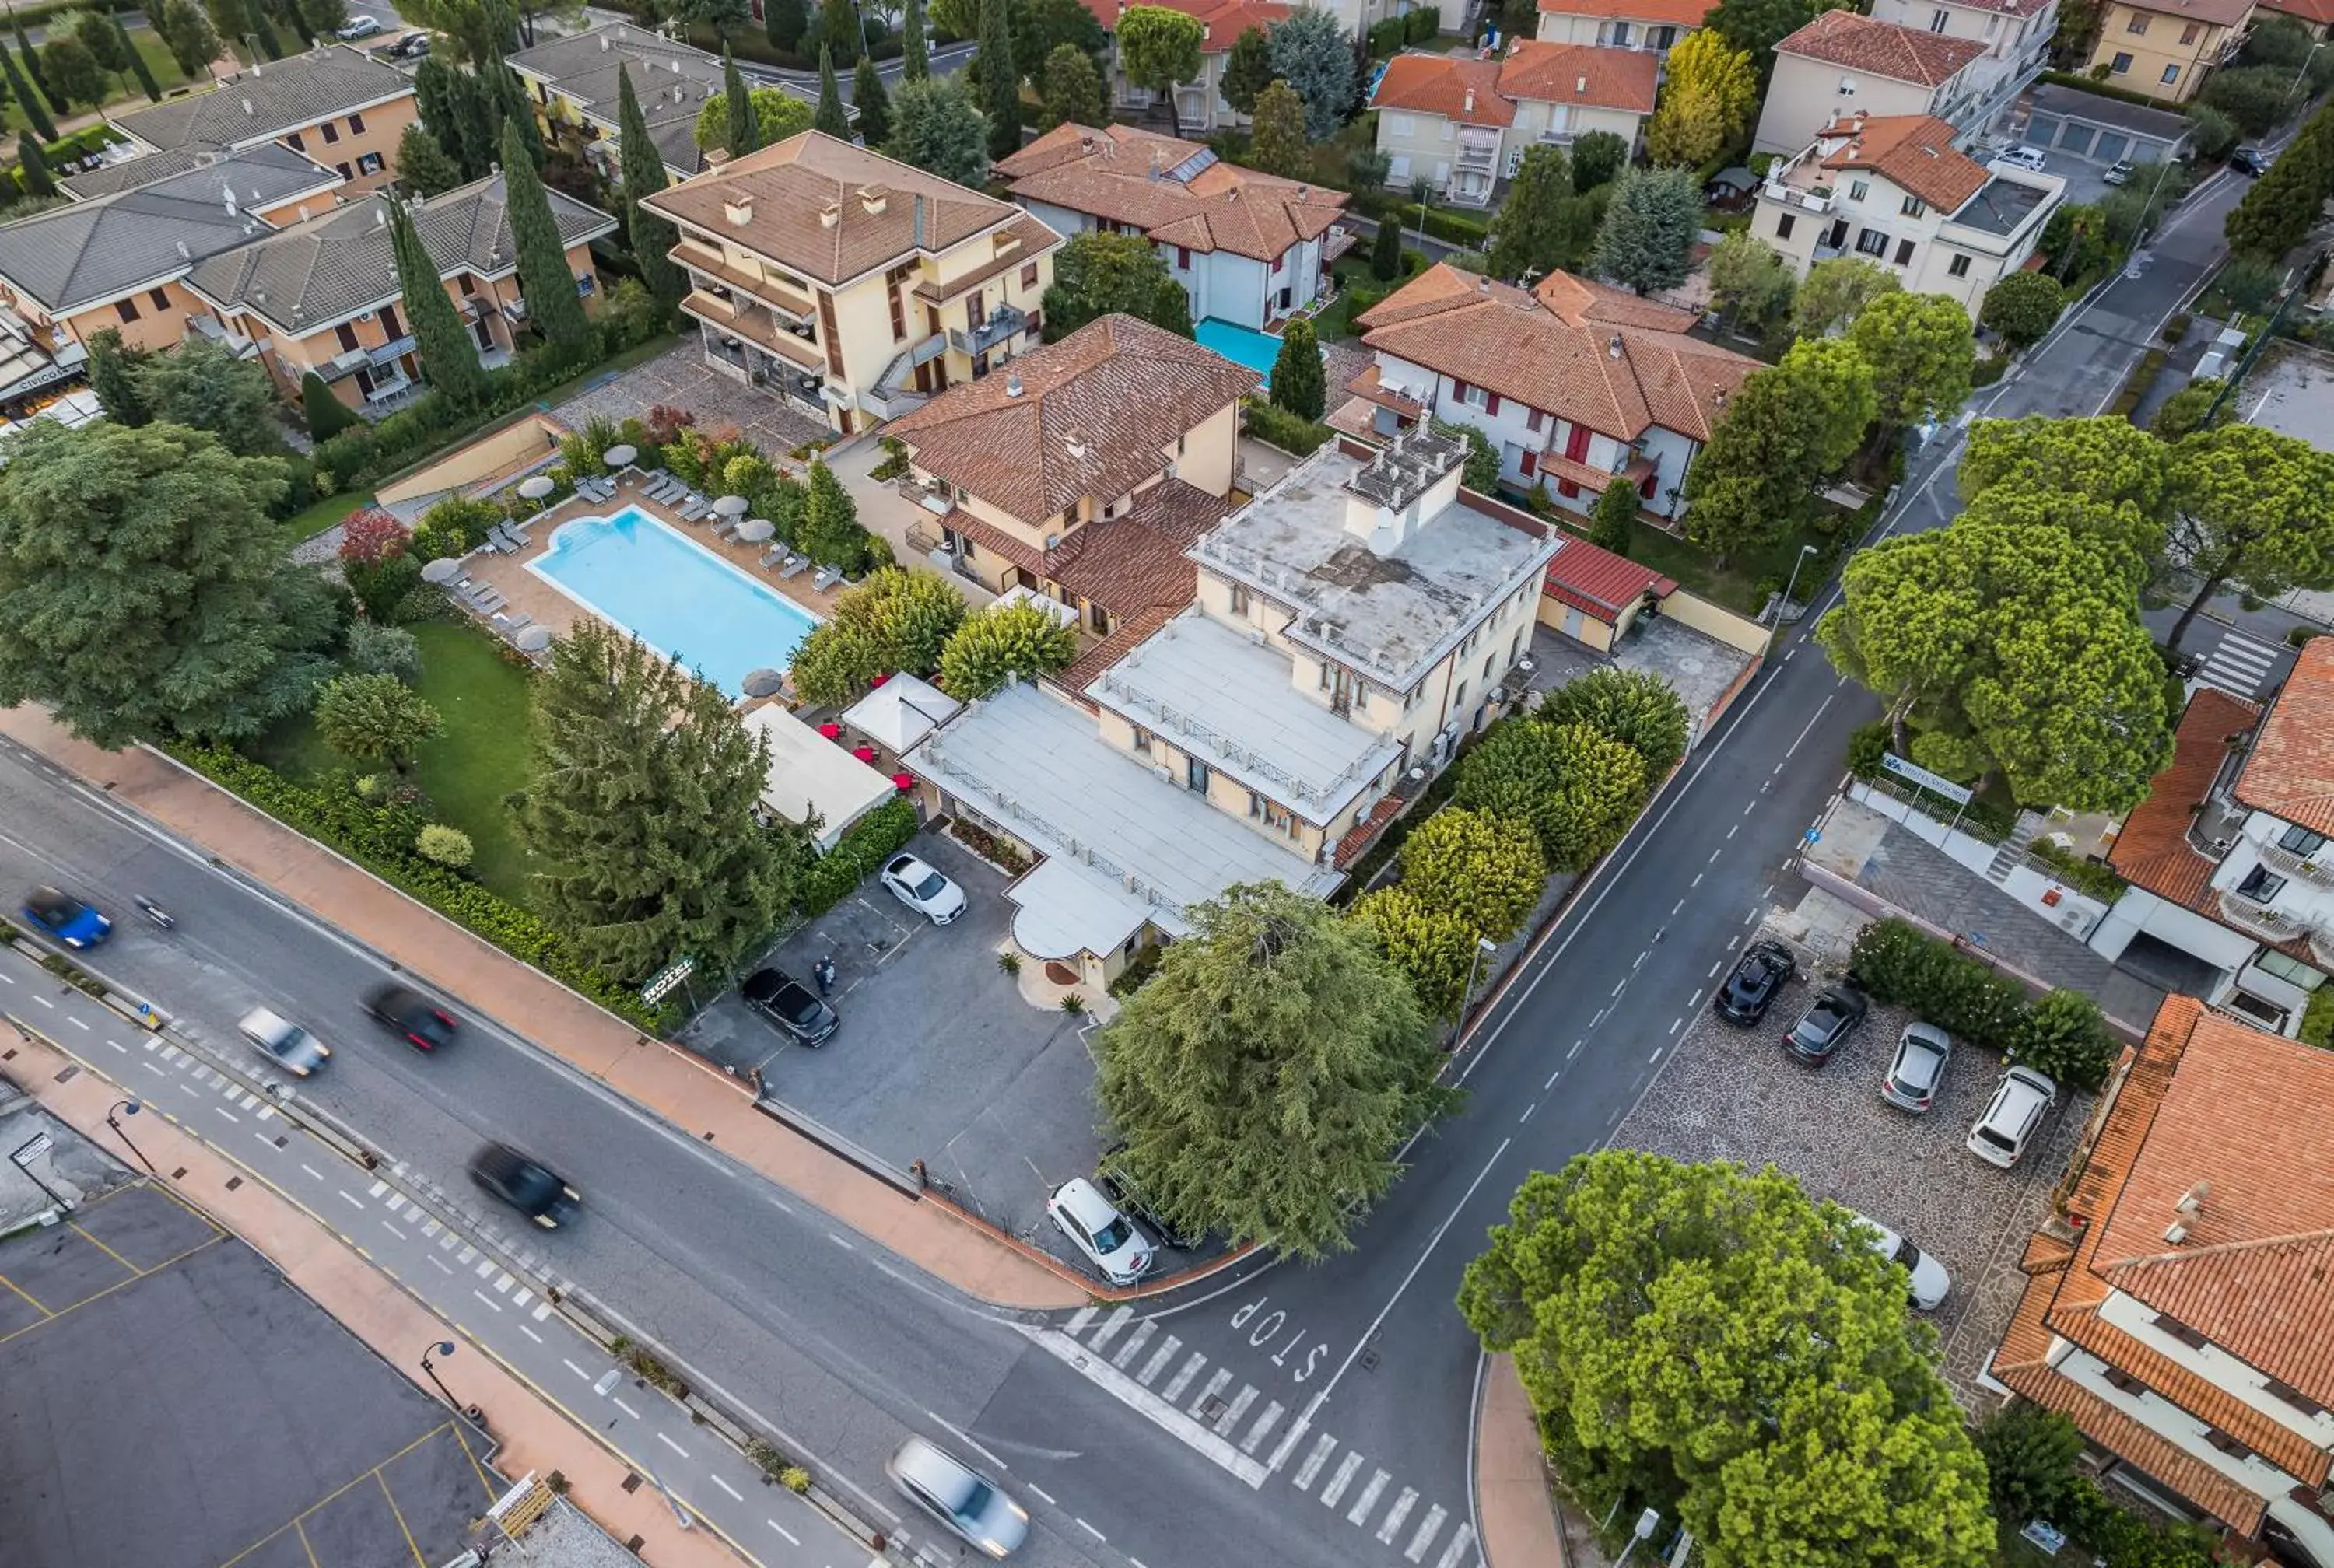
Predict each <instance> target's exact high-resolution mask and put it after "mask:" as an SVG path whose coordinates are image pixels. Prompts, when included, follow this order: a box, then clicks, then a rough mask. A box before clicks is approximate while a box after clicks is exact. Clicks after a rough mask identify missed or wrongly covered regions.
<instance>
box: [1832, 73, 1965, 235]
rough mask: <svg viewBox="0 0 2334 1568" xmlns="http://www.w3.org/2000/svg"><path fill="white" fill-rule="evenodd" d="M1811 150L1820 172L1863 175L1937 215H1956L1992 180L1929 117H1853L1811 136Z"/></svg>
mask: <svg viewBox="0 0 2334 1568" xmlns="http://www.w3.org/2000/svg"><path fill="white" fill-rule="evenodd" d="M1923 36H1924V37H1925V36H1927V34H1924V35H1923ZM1816 145H1817V146H1818V147H1819V148H1821V149H1823V167H1824V168H1832V169H1869V170H1871V171H1872V172H1873V173H1876V174H1877V175H1880V176H1881V177H1882V178H1886V179H1888V180H1890V181H1893V182H1894V183H1895V185H1897V186H1898V187H1900V188H1903V189H1905V190H1908V191H1910V192H1912V193H1913V194H1914V196H1917V197H1920V198H1921V199H1922V200H1923V201H1924V202H1927V203H1928V204H1929V205H1930V206H1931V207H1935V208H1936V209H1937V210H1938V211H1939V212H1941V213H1948V214H1950V213H1954V212H1958V211H1960V210H1961V207H1962V204H1963V203H1964V202H1966V201H1968V200H1969V198H1970V197H1973V196H1975V195H1976V194H1977V193H1978V192H1979V191H1980V190H1982V189H1983V188H1984V187H1985V182H1986V181H1987V180H1988V179H1990V178H1992V176H1991V175H1989V174H1987V173H1986V171H1985V169H1984V168H1983V167H1982V166H1981V165H1980V164H1978V163H1977V162H1976V160H1974V159H1971V158H1970V157H1968V156H1967V155H1966V154H1964V153H1963V152H1962V151H1961V150H1960V149H1958V148H1956V147H1954V146H1953V127H1952V126H1950V125H1948V124H1946V123H1945V122H1944V121H1943V120H1939V119H1937V118H1936V117H1935V116H1934V115H1928V114H1866V113H1864V112H1863V111H1857V113H1856V114H1855V115H1853V116H1851V117H1850V118H1848V119H1847V120H1842V121H1841V122H1840V123H1839V124H1838V125H1837V126H1834V127H1831V128H1828V129H1827V130H1821V131H1818V132H1817V134H1816Z"/></svg>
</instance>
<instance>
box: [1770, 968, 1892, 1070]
mask: <svg viewBox="0 0 2334 1568" xmlns="http://www.w3.org/2000/svg"><path fill="white" fill-rule="evenodd" d="M1871 1010H1872V1004H1871V1003H1869V1002H1867V1001H1866V1000H1865V999H1864V993H1863V992H1861V991H1859V990H1857V988H1856V987H1855V986H1829V987H1828V988H1827V989H1826V990H1825V991H1824V993H1823V995H1822V996H1818V997H1817V998H1816V999H1815V1001H1814V1002H1812V1003H1811V1004H1809V1005H1808V1010H1807V1011H1806V1012H1804V1013H1802V1014H1800V1015H1799V1022H1798V1023H1797V1024H1792V1025H1791V1032H1790V1033H1789V1034H1786V1035H1784V1036H1783V1049H1784V1050H1786V1051H1789V1053H1791V1054H1792V1055H1794V1056H1796V1057H1798V1058H1799V1060H1800V1061H1802V1062H1806V1063H1811V1064H1812V1065H1814V1066H1817V1067H1820V1066H1822V1065H1823V1064H1824V1063H1827V1062H1828V1061H1830V1060H1831V1053H1833V1052H1835V1051H1837V1050H1838V1049H1839V1048H1840V1046H1841V1045H1843V1044H1846V1043H1847V1037H1848V1036H1849V1035H1850V1034H1854V1033H1855V1032H1856V1026H1857V1024H1861V1023H1863V1022H1864V1015H1865V1014H1866V1013H1868V1012H1870V1011H1871Z"/></svg>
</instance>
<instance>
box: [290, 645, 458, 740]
mask: <svg viewBox="0 0 2334 1568" xmlns="http://www.w3.org/2000/svg"><path fill="white" fill-rule="evenodd" d="M368 624H370V623H368ZM315 712H316V733H317V734H318V735H319V736H323V741H324V744H325V745H326V746H331V747H332V748H333V750H334V751H336V752H339V753H340V754H341V755H342V756H345V757H351V758H353V759H355V760H356V761H358V762H368V763H373V764H377V765H381V766H385V767H390V768H393V769H395V770H396V771H397V772H399V773H403V772H404V771H405V770H406V769H407V768H409V767H411V766H412V765H413V759H414V757H415V756H416V755H419V754H420V750H421V747H422V746H423V744H424V743H426V742H429V741H432V740H435V739H437V738H438V737H439V736H441V735H443V734H444V733H445V732H446V721H445V719H444V718H443V717H441V716H440V715H439V712H438V709H437V708H436V707H432V706H431V705H430V704H429V703H428V702H425V701H423V700H422V699H421V697H420V696H419V695H417V694H416V693H415V692H414V691H413V689H412V688H410V687H409V686H407V685H406V684H405V682H403V681H401V680H400V679H398V678H397V677H396V676H394V675H390V674H386V673H383V674H377V675H343V676H340V677H337V678H334V679H333V680H329V681H327V682H325V683H324V686H323V689H322V690H320V691H318V692H317V693H316V710H315Z"/></svg>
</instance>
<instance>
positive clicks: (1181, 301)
mask: <svg viewBox="0 0 2334 1568" xmlns="http://www.w3.org/2000/svg"><path fill="white" fill-rule="evenodd" d="M1043 305H1044V312H1045V319H1046V341H1047V342H1053V341H1056V340H1058V339H1061V338H1066V337H1067V336H1069V335H1070V334H1071V333H1072V332H1075V331H1077V330H1078V329H1079V328H1080V327H1082V326H1085V324H1086V323H1087V322H1091V321H1093V320H1095V318H1097V317H1100V316H1106V315H1110V314H1112V313H1115V312H1124V313H1126V314H1128V315H1131V316H1140V317H1141V318H1142V319H1143V320H1144V321H1146V322H1151V323H1152V324H1153V326H1158V327H1164V328H1166V329H1167V330H1168V331H1170V332H1180V333H1181V335H1182V336H1184V337H1187V338H1188V337H1190V336H1191V303H1190V301H1189V298H1188V297H1187V296H1186V295H1185V294H1184V293H1183V285H1182V284H1179V283H1177V282H1176V281H1175V280H1174V278H1173V277H1172V275H1171V274H1169V273H1168V271H1167V264H1166V262H1165V261H1163V260H1162V259H1161V257H1160V255H1159V252H1158V251H1157V250H1156V249H1155V248H1153V245H1152V244H1151V242H1150V241H1148V240H1146V239H1144V238H1143V236H1141V235H1133V234H1104V233H1102V232H1101V231H1100V230H1094V231H1090V232H1088V233H1085V234H1077V235H1073V236H1070V240H1069V243H1068V244H1067V245H1064V246H1062V248H1061V249H1060V250H1058V251H1056V252H1055V253H1054V281H1053V282H1052V283H1051V284H1048V285H1047V286H1046V297H1045V300H1044V302H1043Z"/></svg>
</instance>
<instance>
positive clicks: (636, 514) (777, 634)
mask: <svg viewBox="0 0 2334 1568" xmlns="http://www.w3.org/2000/svg"><path fill="white" fill-rule="evenodd" d="M527 570H528V571H530V572H534V573H535V574H536V575H537V576H539V577H541V578H543V579H544V580H545V582H549V583H550V584H551V585H552V586H553V587H554V588H556V589H558V590H559V591H560V592H562V593H564V594H565V595H567V597H568V598H570V599H573V600H574V601H575V602H577V603H578V604H581V605H582V606H584V608H585V609H586V610H589V611H592V612H593V614H594V615H597V616H599V617H600V618H601V619H602V620H607V621H612V622H613V623H614V624H615V625H617V626H620V627H622V628H623V629H624V630H627V631H629V632H631V633H632V634H633V635H634V636H636V637H638V638H639V639H640V640H641V641H642V642H645V643H647V644H648V645H649V646H650V647H651V648H653V649H656V650H657V651H658V652H660V653H669V654H671V655H672V656H673V657H675V658H676V659H680V662H681V663H682V664H683V665H685V666H688V667H690V668H691V669H696V670H698V671H699V673H701V674H702V675H703V676H704V677H705V678H706V679H708V680H710V681H712V682H713V683H714V684H715V685H717V686H719V687H720V688H721V689H722V690H724V691H726V692H728V694H729V695H730V696H732V697H737V696H739V695H741V693H742V689H743V687H744V682H745V678H746V675H747V671H748V670H755V669H764V668H767V669H786V666H787V664H788V663H789V662H791V661H792V659H794V655H795V649H796V647H797V646H799V645H800V644H801V642H802V640H803V639H804V638H805V637H807V636H809V635H810V630H811V628H812V627H814V626H816V625H817V624H818V618H817V617H816V616H814V615H813V614H811V613H810V611H806V610H805V609H803V608H802V607H801V606H800V605H798V604H796V603H795V601H792V600H791V599H788V598H787V597H786V595H784V594H782V593H780V592H777V591H776V589H774V588H772V587H770V586H769V585H768V584H767V583H763V582H755V581H754V580H753V579H752V578H751V577H748V576H747V575H746V573H745V572H741V571H739V570H738V568H737V567H735V566H732V565H730V564H729V563H728V562H726V561H724V560H722V559H721V558H720V557H719V556H718V555H716V554H714V553H712V552H711V551H710V550H708V549H706V548H705V546H703V545H702V544H698V543H697V542H696V541H695V540H693V539H690V538H688V537H686V536H684V535H682V534H678V533H675V532H674V531H673V530H672V529H670V528H668V527H666V526H665V525H664V524H661V523H659V522H658V521H656V520H655V519H654V518H652V517H650V516H649V515H646V514H645V513H643V512H641V510H640V508H638V507H637V506H628V507H626V508H625V509H624V510H623V511H622V512H619V513H617V514H616V515H614V516H612V517H580V518H577V519H576V520H575V521H574V522H572V523H564V524H560V526H559V531H558V532H557V533H555V534H553V535H552V536H551V546H550V548H549V549H547V550H545V552H544V553H542V554H541V555H540V556H538V557H536V558H535V560H534V561H531V562H529V563H527Z"/></svg>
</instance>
